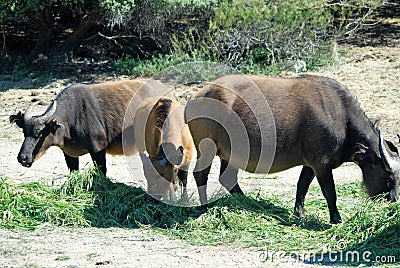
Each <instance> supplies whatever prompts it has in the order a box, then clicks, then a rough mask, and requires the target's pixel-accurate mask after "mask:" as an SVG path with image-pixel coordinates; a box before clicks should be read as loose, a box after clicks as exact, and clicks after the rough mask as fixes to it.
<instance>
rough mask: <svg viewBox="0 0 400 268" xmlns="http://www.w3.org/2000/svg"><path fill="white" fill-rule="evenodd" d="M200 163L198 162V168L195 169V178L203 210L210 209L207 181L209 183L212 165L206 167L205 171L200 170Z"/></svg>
mask: <svg viewBox="0 0 400 268" xmlns="http://www.w3.org/2000/svg"><path fill="white" fill-rule="evenodd" d="M198 164H199V161H197V162H196V166H195V168H194V170H195V171H194V172H193V176H194V179H195V181H196V185H197V190H198V192H199V197H200V204H201V207H202V208H203V209H205V208H207V207H208V200H207V181H208V173H210V169H211V165H209V166H208V167H206V168H205V169H203V170H200V171H197V170H198Z"/></svg>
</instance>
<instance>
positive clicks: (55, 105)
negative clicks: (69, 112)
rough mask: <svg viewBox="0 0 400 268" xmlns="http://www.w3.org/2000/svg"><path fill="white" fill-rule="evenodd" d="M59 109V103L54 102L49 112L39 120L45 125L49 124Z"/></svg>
mask: <svg viewBox="0 0 400 268" xmlns="http://www.w3.org/2000/svg"><path fill="white" fill-rule="evenodd" d="M56 109H57V101H56V100H55V101H53V103H52V104H51V105H50V107H49V108H48V110H47V112H46V113H45V114H44V115H42V116H41V117H39V118H38V120H39V122H40V123H42V124H44V123H47V122H48V121H49V120H50V119H51V118H52V117H53V115H54V113H55V112H56Z"/></svg>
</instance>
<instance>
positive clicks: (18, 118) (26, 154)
mask: <svg viewBox="0 0 400 268" xmlns="http://www.w3.org/2000/svg"><path fill="white" fill-rule="evenodd" d="M36 104H38V102H35V103H32V104H31V105H30V106H29V107H28V108H27V109H26V110H25V113H21V112H19V113H18V114H16V115H11V116H10V122H11V123H16V124H17V126H18V127H20V128H22V129H23V132H24V137H25V139H24V142H23V143H22V146H21V149H20V151H19V153H18V162H19V163H21V165H23V166H25V167H30V166H31V165H32V163H33V162H34V161H35V160H37V159H39V158H40V157H41V156H42V154H43V153H44V152H45V151H46V150H47V149H48V148H49V147H50V146H52V145H54V142H55V133H56V131H57V129H58V128H60V127H61V125H60V124H59V123H58V122H57V120H56V119H54V118H53V116H54V113H55V111H56V108H57V102H56V101H54V102H53V103H52V104H51V105H50V106H49V108H48V109H47V111H46V112H45V113H44V114H43V115H40V116H32V111H33V108H34V107H35V105H36Z"/></svg>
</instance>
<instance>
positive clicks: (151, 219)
mask: <svg viewBox="0 0 400 268" xmlns="http://www.w3.org/2000/svg"><path fill="white" fill-rule="evenodd" d="M90 191H91V192H92V193H93V196H94V206H93V207H91V208H90V209H87V210H86V211H85V217H86V219H87V220H88V221H89V222H90V223H91V226H93V227H100V228H108V227H124V228H138V227H140V226H143V225H146V226H150V227H159V228H171V227H174V226H175V225H176V224H178V225H181V224H183V223H185V222H186V221H187V220H188V219H190V218H198V217H200V216H201V215H202V214H203V213H206V211H205V210H202V209H201V208H200V207H178V206H172V205H168V204H164V203H161V202H159V203H154V202H151V201H149V200H148V198H147V193H146V192H145V191H144V190H143V189H142V188H138V187H133V186H129V185H126V184H124V183H118V182H111V181H110V180H109V179H107V178H104V177H101V176H99V177H96V179H95V180H94V181H93V186H92V188H91V190H90ZM223 207H226V208H228V209H237V210H246V211H250V212H255V213H258V214H260V215H264V216H267V217H269V218H271V219H274V220H276V221H277V222H278V224H281V225H284V226H292V225H296V226H299V227H300V228H304V229H307V230H314V231H322V230H326V229H329V228H330V227H331V225H329V224H325V223H322V222H321V221H320V220H319V219H317V218H313V217H307V218H306V219H304V220H300V219H297V218H295V217H294V216H293V215H292V212H291V211H289V210H288V209H287V208H284V207H281V206H279V205H276V204H274V203H273V202H271V201H269V200H266V199H263V198H261V197H259V196H256V197H251V196H241V195H226V196H224V197H222V198H220V199H218V200H217V201H215V202H213V203H212V204H210V208H213V209H214V208H216V209H219V208H223Z"/></svg>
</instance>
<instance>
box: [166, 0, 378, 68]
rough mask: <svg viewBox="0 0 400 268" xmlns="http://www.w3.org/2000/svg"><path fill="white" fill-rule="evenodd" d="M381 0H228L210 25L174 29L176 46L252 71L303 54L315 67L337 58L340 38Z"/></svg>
mask: <svg viewBox="0 0 400 268" xmlns="http://www.w3.org/2000/svg"><path fill="white" fill-rule="evenodd" d="M378 2H379V1H361V0H347V1H341V2H340V3H336V2H330V1H316V0H301V1H283V0H276V1H259V0H237V1H226V0H225V1H223V2H221V3H220V4H219V5H218V6H216V7H214V9H213V11H214V15H213V17H212V18H211V19H210V21H209V26H208V28H207V29H200V28H191V29H190V30H189V31H187V32H185V33H183V34H180V35H179V34H175V35H173V36H172V38H171V40H172V46H173V51H174V53H175V54H177V55H189V56H190V57H194V58H201V59H204V60H210V61H216V62H224V63H227V64H229V65H231V66H233V67H235V68H237V69H239V70H241V71H243V72H246V73H260V72H264V73H277V72H279V71H281V70H282V69H284V68H285V65H286V67H287V64H288V63H290V62H295V61H297V60H302V61H304V62H305V63H306V65H307V68H308V69H314V68H317V67H319V66H323V65H326V64H328V63H330V62H331V61H332V59H333V56H334V53H335V49H334V47H335V43H336V41H337V40H338V39H343V38H345V37H346V36H348V35H349V34H351V33H354V32H355V31H356V30H357V29H358V28H359V26H360V25H361V24H362V23H363V21H364V20H365V19H366V18H367V17H368V16H369V15H371V14H372V11H373V10H374V9H375V8H377V6H378Z"/></svg>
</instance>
